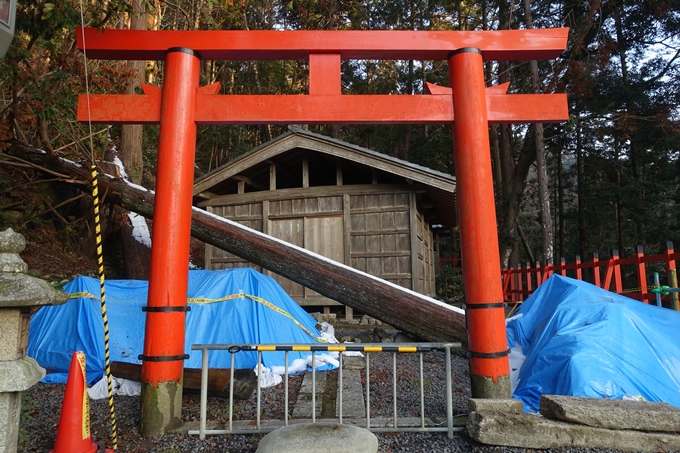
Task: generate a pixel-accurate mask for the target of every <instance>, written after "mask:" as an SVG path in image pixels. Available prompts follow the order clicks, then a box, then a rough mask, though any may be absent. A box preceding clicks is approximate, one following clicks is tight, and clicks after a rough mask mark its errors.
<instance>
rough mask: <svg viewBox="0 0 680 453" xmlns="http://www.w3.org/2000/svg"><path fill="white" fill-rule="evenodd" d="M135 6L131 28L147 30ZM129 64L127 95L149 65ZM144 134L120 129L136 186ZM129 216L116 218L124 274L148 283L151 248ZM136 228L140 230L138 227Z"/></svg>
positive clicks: (137, 2)
mask: <svg viewBox="0 0 680 453" xmlns="http://www.w3.org/2000/svg"><path fill="white" fill-rule="evenodd" d="M132 7H133V13H131V14H130V29H131V30H146V29H147V20H148V17H147V13H146V12H145V11H144V8H143V5H142V0H133V2H132ZM127 64H128V66H131V67H132V68H134V70H135V74H134V76H133V77H131V78H130V82H129V85H128V87H127V94H135V92H136V89H137V88H138V87H139V86H140V85H141V84H142V83H144V79H145V74H146V62H145V61H143V60H133V61H128V63H127ZM143 134H144V126H143V125H141V124H125V125H123V126H121V134H120V149H121V155H120V158H121V160H122V162H123V166H124V168H125V172H126V173H127V177H128V179H129V180H130V181H131V182H133V183H135V184H141V182H142V177H143V171H144V157H143V148H142V139H143ZM123 211H124V210H123ZM128 214H129V213H128V212H127V211H124V212H121V213H118V215H116V216H115V218H116V219H119V220H120V222H121V223H120V224H119V225H114V228H116V227H117V228H118V232H119V234H120V247H121V248H122V257H123V266H124V270H125V275H126V276H127V278H130V279H136V280H146V279H148V278H149V266H150V263H151V249H150V248H149V246H148V245H146V244H143V243H141V242H139V241H137V240H135V239H134V236H133V235H134V232H135V226H134V225H133V224H132V223H131V221H130V217H129V215H128ZM142 221H143V220H142ZM137 228H139V225H138V226H137Z"/></svg>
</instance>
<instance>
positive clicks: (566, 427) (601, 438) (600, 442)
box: [466, 412, 680, 452]
mask: <svg viewBox="0 0 680 453" xmlns="http://www.w3.org/2000/svg"><path fill="white" fill-rule="evenodd" d="M466 429H467V433H468V435H469V436H470V437H471V438H472V439H474V440H476V441H477V442H481V443H484V444H489V445H502V446H508V447H520V448H533V449H552V448H569V447H571V448H603V449H616V450H621V451H631V452H633V451H634V452H659V451H671V450H674V451H680V435H677V434H670V433H646V432H640V431H633V430H613V429H605V428H594V427H591V426H585V425H578V424H574V423H569V422H563V421H558V420H551V419H548V418H545V417H541V416H539V415H534V414H513V413H505V414H504V413H501V412H472V413H471V414H470V415H469V416H468V422H467V426H466Z"/></svg>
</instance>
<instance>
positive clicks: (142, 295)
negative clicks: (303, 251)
mask: <svg viewBox="0 0 680 453" xmlns="http://www.w3.org/2000/svg"><path fill="white" fill-rule="evenodd" d="M148 286H149V285H148V282H146V281H139V280H117V281H116V280H109V281H107V282H106V283H105V289H106V306H107V315H108V320H109V332H110V335H109V338H110V346H109V347H110V353H111V355H110V357H111V361H120V362H129V363H141V362H140V361H139V360H138V359H137V356H138V355H139V354H142V353H143V349H144V326H145V321H146V313H144V312H142V307H143V306H145V305H146V301H147V292H148ZM64 291H66V292H68V293H70V294H71V297H72V298H71V299H70V300H69V301H68V302H67V303H66V304H65V305H61V306H55V307H43V308H41V309H40V310H39V311H38V312H37V313H36V314H35V315H34V316H33V318H32V319H31V324H30V330H29V340H28V355H29V356H30V357H33V358H34V359H35V360H36V361H37V362H38V363H39V364H40V365H41V366H42V367H44V368H46V369H47V370H48V373H50V374H48V375H47V377H46V378H45V379H44V380H43V382H52V383H63V382H66V377H67V375H68V370H69V366H70V362H71V355H72V354H73V352H74V351H76V350H81V351H83V352H85V355H86V364H87V370H86V371H87V380H88V384H90V383H92V382H96V381H98V380H99V379H100V378H101V376H102V375H103V373H104V333H103V332H104V324H103V322H102V316H101V301H100V297H99V294H100V289H99V280H97V279H94V278H90V277H78V278H76V279H75V280H73V281H72V282H70V283H69V284H67V285H66V286H65V287H64ZM187 299H188V302H189V304H188V305H189V306H190V307H191V311H189V312H187V315H186V338H185V346H184V350H185V352H186V353H187V354H190V358H189V359H187V360H185V362H184V366H185V367H186V368H200V367H201V352H200V351H192V350H191V345H192V344H215V343H224V344H290V343H315V342H317V339H318V338H319V337H320V334H319V331H318V330H317V329H316V327H315V326H316V321H315V320H314V318H312V317H311V316H310V315H309V314H308V313H306V312H305V311H304V310H303V309H302V308H301V307H300V306H299V305H298V304H297V303H296V302H295V301H294V300H293V299H291V298H290V296H288V294H287V293H286V292H285V291H284V290H283V288H281V287H280V286H279V284H278V283H277V282H276V281H275V280H274V279H273V278H271V277H268V276H266V275H263V274H261V273H259V272H257V271H255V270H253V269H250V268H241V269H231V270H224V271H203V270H192V271H189V288H188V291H187ZM305 355H309V353H302V352H290V353H289V362H292V361H293V360H295V359H298V358H302V357H303V356H305ZM284 360H285V359H284V352H271V353H270V352H268V353H263V355H262V362H263V365H264V366H266V367H271V366H283V365H284ZM230 361H231V358H230V354H229V352H227V351H212V352H211V353H210V360H209V366H210V367H213V368H229V366H230V363H231V362H230ZM256 362H257V353H256V352H239V353H238V354H236V356H235V365H236V368H250V369H252V368H254V367H255V365H256ZM317 369H323V368H321V367H318V368H317Z"/></svg>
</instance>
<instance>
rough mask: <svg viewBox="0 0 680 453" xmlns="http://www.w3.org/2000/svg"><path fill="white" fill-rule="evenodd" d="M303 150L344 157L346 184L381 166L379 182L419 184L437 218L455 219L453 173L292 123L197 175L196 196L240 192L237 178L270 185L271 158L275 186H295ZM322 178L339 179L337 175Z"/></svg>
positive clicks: (254, 185)
mask: <svg viewBox="0 0 680 453" xmlns="http://www.w3.org/2000/svg"><path fill="white" fill-rule="evenodd" d="M304 154H306V155H308V156H315V155H317V156H318V158H317V159H316V161H317V163H323V162H326V163H327V162H330V161H342V165H343V171H344V172H345V173H346V176H345V177H344V178H345V182H344V183H345V184H347V185H351V184H352V182H351V181H349V180H350V179H351V177H352V174H356V173H361V172H364V171H368V170H370V169H375V170H377V171H378V172H380V174H381V175H382V176H381V177H380V178H379V182H380V183H389V184H410V185H417V186H418V187H419V188H420V189H422V191H423V192H425V194H424V195H425V196H426V198H427V199H428V201H429V202H430V203H431V204H432V205H433V206H432V208H433V211H434V213H435V214H436V223H442V224H444V225H446V226H450V227H455V226H456V225H457V219H456V216H457V214H456V211H457V209H456V179H455V177H454V176H452V175H449V174H446V173H443V172H440V171H437V170H432V169H430V168H427V167H423V166H421V165H417V164H414V163H411V162H407V161H405V160H402V159H398V158H396V157H392V156H388V155H386V154H382V153H378V152H376V151H373V150H370V149H368V148H364V147H361V146H357V145H353V144H351V143H348V142H345V141H342V140H338V139H334V138H331V137H328V136H326V135H322V134H316V133H313V132H310V131H308V130H306V129H302V128H297V127H291V128H290V131H289V132H286V133H284V134H282V135H280V136H278V137H276V138H274V139H273V140H271V141H269V142H267V143H264V144H262V145H260V146H259V147H257V148H255V149H253V150H252V151H250V152H248V153H246V154H244V155H242V156H239V157H238V158H236V159H235V160H233V161H231V162H229V163H228V164H225V165H223V166H221V167H219V168H216V169H215V170H213V171H212V172H210V173H208V174H207V175H205V176H203V177H202V178H200V179H198V180H196V181H195V183H194V188H193V194H194V200H206V199H210V198H213V197H216V196H221V195H227V194H236V190H235V187H236V184H237V183H238V181H246V185H247V186H249V190H250V191H258V190H268V189H269V187H268V186H269V165H270V164H272V163H273V164H276V166H277V168H279V169H280V171H277V189H278V188H282V187H293V186H290V185H289V186H286V185H285V184H286V182H285V180H284V179H285V178H286V177H291V176H295V175H297V173H298V172H299V168H301V166H298V165H296V164H294V162H296V161H299V160H301V158H302V157H301V156H302V155H304ZM345 168H346V170H345ZM319 174H320V171H315V170H314V169H313V168H312V163H310V177H311V176H314V175H316V178H317V180H318V179H319V178H320V177H321V176H320V175H319ZM330 177H333V178H334V177H335V175H334V174H333V175H328V178H330ZM300 180H301V178H300ZM318 184H319V183H318V182H317V184H315V185H318ZM322 184H324V185H335V184H336V181H335V180H334V179H333V180H329V181H327V183H322Z"/></svg>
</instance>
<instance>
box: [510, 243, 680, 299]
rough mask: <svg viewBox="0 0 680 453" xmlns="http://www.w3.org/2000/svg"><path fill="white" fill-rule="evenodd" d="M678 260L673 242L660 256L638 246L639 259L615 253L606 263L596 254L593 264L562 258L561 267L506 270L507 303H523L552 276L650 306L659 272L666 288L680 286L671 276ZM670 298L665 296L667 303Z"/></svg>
mask: <svg viewBox="0 0 680 453" xmlns="http://www.w3.org/2000/svg"><path fill="white" fill-rule="evenodd" d="M677 259H680V252H675V251H674V250H673V243H672V242H670V241H669V242H667V243H666V251H665V252H664V253H660V254H657V255H649V256H645V254H644V252H643V249H642V246H638V248H637V252H636V254H635V256H633V257H630V258H620V257H619V253H618V251H617V250H613V251H612V256H611V258H609V259H603V260H600V259H599V257H598V255H597V253H593V260H592V261H590V262H582V261H581V258H580V257H579V256H576V259H575V261H574V263H571V264H567V263H566V261H565V259H564V258H562V259H561V260H560V263H559V264H548V265H547V266H540V265H536V266H531V265H529V264H527V265H526V266H521V265H518V266H517V267H514V268H510V269H503V270H502V278H503V297H504V300H505V301H507V302H521V301H523V300H525V299H526V298H527V297H529V296H530V295H531V294H532V293H533V292H534V290H535V289H536V288H537V287H538V286H539V285H540V284H541V283H543V282H544V281H545V280H546V279H547V278H548V277H550V276H551V275H552V274H560V275H564V276H568V277H571V278H576V279H578V280H585V281H588V282H590V283H592V284H594V285H596V286H599V287H600V288H603V289H606V290H608V291H613V292H616V293H619V294H625V295H626V296H628V297H631V298H633V299H637V300H640V301H642V302H645V303H649V301H650V300H656V294H655V293H653V292H652V289H653V288H654V287H655V284H654V283H653V282H654V280H653V274H654V273H655V272H656V273H659V274H660V279H661V282H662V283H663V284H664V285H668V286H670V287H676V286H677V282H675V283H674V281H673V278H672V276H671V273H670V272H669V271H671V270H672V271H675V269H676V263H675V262H676V260H677ZM668 282H670V284H669V283H668ZM672 294H673V293H672ZM675 294H677V293H675ZM669 297H670V296H665V298H666V299H668V298H669Z"/></svg>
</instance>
